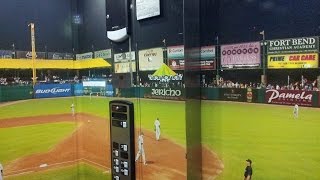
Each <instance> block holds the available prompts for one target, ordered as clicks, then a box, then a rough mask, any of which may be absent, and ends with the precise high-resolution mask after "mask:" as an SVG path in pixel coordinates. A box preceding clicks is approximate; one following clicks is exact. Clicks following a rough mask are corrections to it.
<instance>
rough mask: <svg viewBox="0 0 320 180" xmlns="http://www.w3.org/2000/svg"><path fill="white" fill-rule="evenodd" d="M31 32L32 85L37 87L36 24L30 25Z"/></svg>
mask: <svg viewBox="0 0 320 180" xmlns="http://www.w3.org/2000/svg"><path fill="white" fill-rule="evenodd" d="M28 27H30V32H31V54H32V85H33V87H34V86H35V84H36V82H37V79H36V77H37V75H36V73H37V72H36V68H35V59H36V39H35V31H34V23H30V24H28Z"/></svg>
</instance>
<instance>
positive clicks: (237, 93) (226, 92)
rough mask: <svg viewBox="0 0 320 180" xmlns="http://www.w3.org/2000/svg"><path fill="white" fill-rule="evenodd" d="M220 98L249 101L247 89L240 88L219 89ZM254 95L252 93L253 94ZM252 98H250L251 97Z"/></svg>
mask: <svg viewBox="0 0 320 180" xmlns="http://www.w3.org/2000/svg"><path fill="white" fill-rule="evenodd" d="M219 96H220V98H219V99H220V100H222V101H238V102H246V101H247V89H240V88H221V89H220V90H219ZM251 97H252V94H251ZM249 99H250V98H249Z"/></svg>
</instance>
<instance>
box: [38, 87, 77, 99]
mask: <svg viewBox="0 0 320 180" xmlns="http://www.w3.org/2000/svg"><path fill="white" fill-rule="evenodd" d="M34 94H35V97H36V98H51V97H67V96H71V95H72V91H71V85H70V84H38V85H36V86H35V88H34Z"/></svg>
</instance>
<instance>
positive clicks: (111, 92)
mask: <svg viewBox="0 0 320 180" xmlns="http://www.w3.org/2000/svg"><path fill="white" fill-rule="evenodd" d="M106 96H108V97H113V96H114V90H113V86H112V84H107V87H106Z"/></svg>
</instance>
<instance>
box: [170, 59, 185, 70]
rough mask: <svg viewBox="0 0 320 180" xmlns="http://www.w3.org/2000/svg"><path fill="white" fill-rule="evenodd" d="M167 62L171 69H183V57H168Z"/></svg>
mask: <svg viewBox="0 0 320 180" xmlns="http://www.w3.org/2000/svg"><path fill="white" fill-rule="evenodd" d="M168 63H169V67H170V68H171V69H172V70H184V59H169V61H168Z"/></svg>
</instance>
